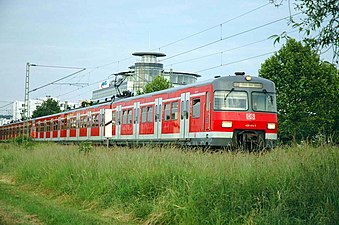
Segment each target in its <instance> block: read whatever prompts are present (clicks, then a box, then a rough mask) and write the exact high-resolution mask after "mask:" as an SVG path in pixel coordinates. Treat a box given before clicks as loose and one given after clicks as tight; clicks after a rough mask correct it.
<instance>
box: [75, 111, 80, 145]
mask: <svg viewBox="0 0 339 225" xmlns="http://www.w3.org/2000/svg"><path fill="white" fill-rule="evenodd" d="M75 123H76V125H75V127H76V135H75V136H76V138H75V140H77V141H78V140H79V137H80V114H79V113H77V117H76V122H75Z"/></svg>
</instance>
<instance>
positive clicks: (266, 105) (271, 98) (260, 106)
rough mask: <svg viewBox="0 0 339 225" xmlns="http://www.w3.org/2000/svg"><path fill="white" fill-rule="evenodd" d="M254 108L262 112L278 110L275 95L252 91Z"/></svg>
mask: <svg viewBox="0 0 339 225" xmlns="http://www.w3.org/2000/svg"><path fill="white" fill-rule="evenodd" d="M252 109H253V110H254V111H261V112H276V111H277V109H276V103H275V95H274V94H273V93H267V92H252Z"/></svg>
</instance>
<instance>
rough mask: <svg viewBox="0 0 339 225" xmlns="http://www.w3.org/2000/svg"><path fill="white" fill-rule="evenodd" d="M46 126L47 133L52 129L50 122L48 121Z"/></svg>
mask: <svg viewBox="0 0 339 225" xmlns="http://www.w3.org/2000/svg"><path fill="white" fill-rule="evenodd" d="M45 125H46V131H47V132H49V131H51V127H50V125H49V121H47V122H46V124H45Z"/></svg>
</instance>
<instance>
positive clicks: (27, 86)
mask: <svg viewBox="0 0 339 225" xmlns="http://www.w3.org/2000/svg"><path fill="white" fill-rule="evenodd" d="M30 66H31V64H29V62H28V63H27V64H26V79H25V101H24V110H23V114H22V115H23V120H27V119H28V114H29V104H28V101H29V70H30Z"/></svg>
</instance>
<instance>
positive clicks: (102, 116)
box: [99, 109, 105, 140]
mask: <svg viewBox="0 0 339 225" xmlns="http://www.w3.org/2000/svg"><path fill="white" fill-rule="evenodd" d="M99 129H100V140H102V139H103V137H104V129H105V109H100V125H99Z"/></svg>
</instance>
